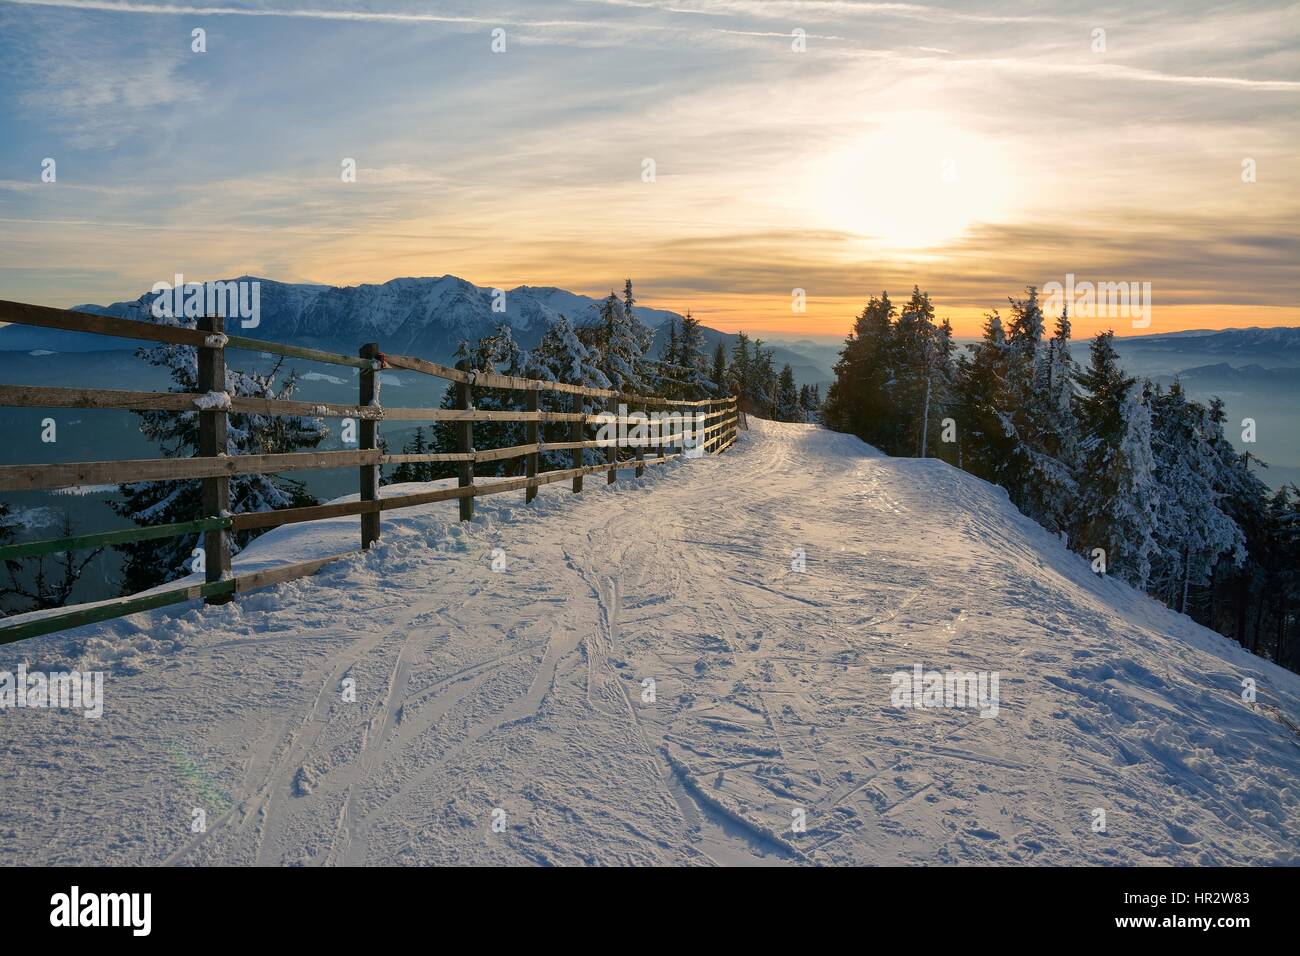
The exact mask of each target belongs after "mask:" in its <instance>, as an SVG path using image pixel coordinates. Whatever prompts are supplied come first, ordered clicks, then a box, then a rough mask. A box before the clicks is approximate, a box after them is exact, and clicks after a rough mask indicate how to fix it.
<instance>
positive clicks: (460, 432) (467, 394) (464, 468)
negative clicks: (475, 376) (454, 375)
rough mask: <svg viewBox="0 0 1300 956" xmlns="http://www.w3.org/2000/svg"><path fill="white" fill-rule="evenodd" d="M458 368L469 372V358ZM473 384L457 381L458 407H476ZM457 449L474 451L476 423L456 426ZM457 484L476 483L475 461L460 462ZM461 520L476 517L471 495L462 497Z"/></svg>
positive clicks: (462, 408)
mask: <svg viewBox="0 0 1300 956" xmlns="http://www.w3.org/2000/svg"><path fill="white" fill-rule="evenodd" d="M456 368H458V369H459V370H460V371H462V372H469V371H471V369H470V364H469V359H461V360H460V361H459V362H457V363H456ZM472 389H473V386H471V385H470V384H469V382H457V383H456V407H457V408H459V409H461V410H463V411H469V410H471V409H472V408H473V407H474V393H473V391H472ZM456 450H457V451H458V452H471V453H472V452H473V451H474V423H473V422H471V421H464V422H460V423H459V424H457V426H456ZM456 484H457V485H458V486H459V487H461V488H468V487H469V486H470V485H472V484H474V462H473V460H470V461H462V462H459V463H458V467H457V477H456ZM459 501H460V520H461V521H469V520H470V519H471V518H473V517H474V498H473V496H471V495H463V496H462V497H461V498H460V499H459Z"/></svg>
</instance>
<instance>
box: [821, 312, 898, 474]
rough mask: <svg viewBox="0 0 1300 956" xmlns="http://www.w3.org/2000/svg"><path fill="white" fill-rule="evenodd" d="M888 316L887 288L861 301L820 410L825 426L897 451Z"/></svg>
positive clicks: (896, 412) (890, 313)
mask: <svg viewBox="0 0 1300 956" xmlns="http://www.w3.org/2000/svg"><path fill="white" fill-rule="evenodd" d="M894 316H895V309H894V305H893V303H892V302H890V301H889V293H888V292H882V293H881V296H880V298H879V299H877V298H875V297H874V296H873V297H872V298H871V299H870V300H869V301H868V302H867V304H866V306H865V307H864V308H863V310H862V312H861V314H859V315H858V317H857V319H856V320H855V321H854V324H853V331H852V332H850V333H849V335H848V337H847V338H846V339H845V340H844V348H843V349H842V350H841V351H840V359H839V361H838V362H837V363H836V365H835V381H834V382H833V383H832V384H831V387H830V389H829V390H828V391H827V393H826V401H825V403H824V405H823V408H822V415H823V418H824V419H825V421H826V423H827V424H828V425H829V427H831V428H834V429H837V430H840V431H848V432H852V433H853V434H855V435H857V436H858V437H859V438H861V439H862V440H863V441H866V442H868V443H870V444H872V445H875V446H876V447H877V448H880V449H881V450H882V451H887V452H893V451H895V450H897V448H898V444H899V442H898V437H899V434H900V432H901V430H902V426H901V420H902V416H901V414H900V411H899V410H898V408H897V407H896V406H895V403H894V386H895V384H896V383H895V378H894V369H893V356H894V341H893V325H892V323H893V320H894Z"/></svg>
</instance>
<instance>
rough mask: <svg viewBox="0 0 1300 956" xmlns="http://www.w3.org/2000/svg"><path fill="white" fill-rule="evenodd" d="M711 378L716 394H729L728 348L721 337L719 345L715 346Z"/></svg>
mask: <svg viewBox="0 0 1300 956" xmlns="http://www.w3.org/2000/svg"><path fill="white" fill-rule="evenodd" d="M709 378H710V379H712V381H713V386H714V389H713V394H714V395H726V394H727V392H728V391H729V389H728V388H727V348H726V346H725V345H723V344H722V340H721V339H718V343H717V345H715V346H714V348H713V371H712V373H711V374H710V375H709Z"/></svg>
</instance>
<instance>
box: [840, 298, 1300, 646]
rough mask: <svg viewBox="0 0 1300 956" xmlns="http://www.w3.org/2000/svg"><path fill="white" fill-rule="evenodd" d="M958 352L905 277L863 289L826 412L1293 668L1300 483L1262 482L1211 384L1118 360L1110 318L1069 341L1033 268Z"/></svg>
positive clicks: (1063, 319)
mask: <svg viewBox="0 0 1300 956" xmlns="http://www.w3.org/2000/svg"><path fill="white" fill-rule="evenodd" d="M1008 301H1009V303H1010V308H1009V311H1008V315H1007V321H1006V323H1005V325H1004V323H1003V318H1002V316H1001V315H1000V314H999V312H998V311H997V310H994V311H992V312H991V313H989V314H988V315H987V316H986V318H985V323H984V329H983V336H982V338H981V340H980V341H979V342H978V343H976V344H974V345H971V346H967V349H966V351H965V352H964V353H962V354H960V355H958V354H957V349H956V348H955V345H954V343H953V338H952V329H951V326H950V325H949V323H948V321H947V320H946V319H945V320H944V321H942V322H938V323H937V322H936V321H935V316H934V306H933V304H932V303H931V302H930V298H929V295H928V294H927V293H924V292H921V291H920V290H919V289H918V288H913V290H912V295H911V297H910V298H909V300H908V301H907V303H906V304H905V305H903V306H902V308H901V309H900V308H898V307H897V306H895V304H894V303H893V302H892V301H891V300H890V298H889V295H888V294H887V293H882V294H881V295H880V297H879V298H877V297H874V296H873V297H872V298H871V299H870V300H869V301H868V303H867V305H866V307H865V308H864V309H863V310H862V312H861V314H860V315H859V316H858V317H857V318H856V320H855V322H854V326H853V330H852V331H851V332H850V333H849V335H848V337H847V338H846V339H845V343H844V348H843V350H842V351H841V353H840V359H839V362H838V363H837V364H836V366H835V375H836V379H835V382H834V383H833V384H832V385H831V387H830V389H829V390H828V392H827V396H826V401H825V403H824V406H823V408H822V416H823V420H824V421H825V423H826V425H827V426H828V427H830V428H833V429H835V430H837V431H844V432H850V433H852V434H855V435H857V436H859V437H860V438H862V439H863V440H864V441H866V442H868V443H869V444H872V445H874V446H875V447H877V448H879V449H880V450H882V451H884V452H886V453H888V454H891V455H903V456H919V457H937V458H941V459H943V460H944V461H947V462H949V463H950V464H953V465H956V466H957V467H959V468H962V469H964V470H966V471H969V472H971V473H972V474H974V475H977V476H979V477H980V478H983V479H985V480H987V481H990V482H993V483H996V484H998V485H1001V486H1002V487H1003V488H1005V489H1006V490H1007V493H1008V495H1009V496H1010V498H1011V500H1012V502H1013V503H1014V504H1015V505H1016V507H1018V508H1019V509H1020V510H1021V512H1023V513H1024V514H1025V515H1027V516H1029V517H1030V518H1033V519H1034V520H1035V521H1037V522H1038V523H1039V524H1041V525H1043V527H1045V528H1047V529H1048V530H1049V531H1052V532H1053V533H1055V534H1057V535H1058V536H1060V537H1061V538H1062V539H1063V540H1064V541H1065V542H1066V543H1067V545H1068V546H1069V547H1070V548H1071V549H1072V550H1074V551H1076V552H1078V553H1079V554H1081V555H1083V556H1085V557H1086V558H1087V559H1088V560H1089V561H1090V562H1092V566H1093V568H1094V570H1097V571H1099V572H1105V573H1109V574H1116V575H1118V576H1119V577H1120V578H1122V579H1123V580H1125V581H1127V582H1128V583H1129V584H1131V585H1133V586H1134V587H1137V588H1141V589H1143V590H1145V591H1147V592H1148V593H1149V594H1151V595H1152V596H1154V597H1156V598H1158V599H1159V600H1161V601H1163V602H1164V603H1165V604H1167V605H1168V606H1169V607H1171V608H1173V609H1174V610H1177V611H1182V612H1183V613H1185V614H1187V615H1189V616H1191V617H1192V618H1193V619H1195V620H1196V621H1198V622H1199V623H1201V624H1204V625H1206V626H1208V627H1211V628H1213V629H1215V630H1217V631H1219V632H1220V633H1222V634H1224V635H1226V636H1228V637H1231V638H1233V639H1235V640H1236V641H1238V642H1239V643H1240V644H1241V645H1242V646H1244V647H1246V648H1248V649H1249V650H1250V651H1252V652H1253V653H1256V654H1260V655H1262V656H1266V657H1270V658H1271V659H1272V660H1274V661H1276V662H1277V663H1279V664H1282V665H1283V666H1286V667H1289V668H1290V669H1292V670H1300V645H1298V643H1297V641H1296V631H1297V627H1298V626H1300V621H1298V620H1297V618H1298V616H1300V615H1298V614H1297V610H1298V605H1300V600H1298V598H1300V586H1298V584H1300V582H1297V570H1298V569H1300V545H1298V542H1300V509H1298V508H1297V501H1298V500H1300V490H1297V488H1296V486H1295V485H1288V486H1285V487H1283V488H1281V489H1279V490H1278V491H1276V492H1272V491H1270V490H1269V489H1268V487H1267V486H1266V485H1265V484H1264V483H1263V481H1261V480H1260V479H1259V477H1258V476H1257V475H1256V474H1255V473H1254V472H1253V471H1252V469H1251V464H1252V463H1254V464H1256V465H1263V463H1262V462H1260V461H1259V459H1257V458H1255V457H1254V456H1253V455H1251V454H1250V453H1249V452H1238V451H1237V450H1236V449H1235V448H1234V447H1233V445H1232V443H1231V442H1230V441H1229V440H1228V438H1227V437H1226V434H1225V425H1226V415H1225V412H1224V406H1223V402H1222V401H1221V400H1220V399H1219V398H1217V397H1215V398H1213V399H1212V400H1211V401H1210V402H1209V404H1208V405H1205V404H1202V403H1200V402H1197V401H1194V400H1192V399H1191V398H1189V397H1188V396H1187V394H1186V392H1185V391H1184V390H1183V388H1182V386H1181V385H1180V384H1179V383H1178V382H1176V381H1175V382H1174V383H1173V384H1172V385H1170V386H1169V387H1167V388H1165V387H1162V386H1160V385H1156V384H1153V383H1152V382H1151V381H1149V380H1146V379H1143V380H1139V379H1137V378H1135V377H1132V376H1129V375H1126V374H1125V372H1124V370H1123V368H1122V367H1121V366H1120V363H1119V355H1118V353H1117V352H1116V350H1115V346H1114V333H1113V332H1103V333H1101V334H1099V335H1098V336H1097V337H1096V338H1095V339H1093V340H1092V342H1091V343H1090V346H1089V351H1088V360H1087V364H1086V365H1083V366H1081V365H1079V364H1076V362H1075V360H1074V358H1073V356H1072V355H1071V340H1070V318H1069V315H1068V313H1067V312H1063V313H1062V314H1061V315H1060V316H1057V317H1056V318H1055V320H1054V322H1053V325H1052V329H1051V331H1050V333H1049V332H1048V330H1047V329H1046V327H1045V323H1046V317H1045V316H1044V314H1043V311H1042V307H1041V305H1040V304H1039V300H1038V293H1037V290H1036V289H1035V288H1034V287H1032V286H1030V287H1028V288H1027V289H1026V293H1025V296H1024V297H1023V298H1019V299H1017V298H1012V299H1009V300H1008Z"/></svg>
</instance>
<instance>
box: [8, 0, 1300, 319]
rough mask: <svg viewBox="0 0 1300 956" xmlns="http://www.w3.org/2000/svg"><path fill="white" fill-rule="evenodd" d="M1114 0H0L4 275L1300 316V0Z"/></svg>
mask: <svg viewBox="0 0 1300 956" xmlns="http://www.w3.org/2000/svg"><path fill="white" fill-rule="evenodd" d="M1135 7H1136V5H1133V4H1107V5H1092V6H1086V7H1081V6H1080V5H1079V4H1077V3H1063V2H1062V3H1055V2H1039V3H1019V4H1011V3H992V4H979V5H975V4H957V3H946V4H876V3H856V2H850V0H813V2H793V0H773V2H758V0H716V2H710V3H702V2H694V0H673V2H654V0H646V2H639V0H588V2H579V0H568V2H548V0H540V2H530V3H523V2H506V3H500V2H492V0H485V2H479V3H469V2H461V3H431V2H396V0H387V2H382V3H381V2H370V3H356V2H337V0H336V2H330V0H319V2H312V3H289V2H284V3H247V4H221V5H217V4H203V3H191V4H170V3H144V2H140V3H135V2H128V3H116V2H112V0H105V2H98V3H82V2H75V0H66V2H44V3H15V2H9V0H0V128H2V129H3V131H4V136H3V138H2V139H0V223H2V224H3V230H0V250H2V253H3V254H2V257H0V297H5V298H12V299H19V300H24V301H34V302H41V303H46V304H51V305H70V304H75V303H78V302H86V301H96V302H104V301H111V300H117V299H123V298H133V297H135V296H136V295H139V294H140V293H141V292H143V291H145V290H147V289H148V288H149V286H151V285H152V284H153V283H154V282H156V281H159V280H162V279H170V278H171V276H172V275H174V274H175V273H177V272H181V273H184V274H185V275H186V276H187V277H189V278H196V279H197V278H216V277H224V276H233V275H238V274H244V273H251V274H256V275H264V276H268V277H272V278H277V279H282V280H289V281H318V282H329V283H338V284H349V283H355V282H363V281H366V282H380V281H384V280H386V279H389V278H392V277H394V276H399V275H442V274H444V273H454V274H457V275H461V276H464V277H465V278H467V279H470V280H471V281H474V282H477V283H479V284H483V285H501V286H512V285H516V284H520V283H528V284H533V285H560V286H564V287H567V288H571V289H574V290H575V291H585V292H593V293H599V292H601V291H602V290H605V289H608V288H609V287H610V286H613V285H618V284H621V280H622V278H623V277H624V276H627V275H631V276H632V277H633V278H634V279H635V280H636V281H637V283H638V287H639V288H640V289H641V295H642V296H643V298H645V300H646V301H647V303H649V304H654V305H657V306H662V307H668V308H677V309H685V308H686V307H688V306H689V307H691V308H693V309H694V310H695V311H696V312H697V313H698V314H701V315H702V316H704V318H705V321H706V322H707V323H709V324H711V325H714V326H717V327H720V328H737V327H742V326H743V327H746V328H753V329H760V330H768V331H783V332H807V333H812V334H816V333H830V332H837V331H840V330H842V329H843V327H845V326H846V325H847V323H848V321H849V319H850V317H851V315H852V313H853V312H854V311H856V309H857V307H858V303H859V302H860V300H861V299H862V297H863V296H865V295H866V294H867V293H869V292H871V291H873V290H879V289H880V288H886V287H887V288H889V289H891V290H898V291H899V292H900V293H901V292H902V291H904V290H905V288H910V286H911V284H912V283H913V282H919V283H921V285H922V286H923V287H928V288H930V289H931V291H932V292H933V293H934V294H935V296H936V298H937V300H938V301H939V302H940V305H941V311H946V312H947V313H948V314H950V315H952V316H953V318H954V320H955V321H956V322H957V324H958V327H959V331H960V330H963V328H964V329H965V330H966V331H970V330H972V329H973V327H974V325H975V324H976V323H977V321H978V316H979V314H980V313H981V312H982V311H983V310H985V309H987V308H990V307H992V306H994V305H997V304H998V303H999V302H1001V301H1003V298H1004V296H1005V295H1007V294H1011V293H1014V292H1015V291H1017V289H1018V288H1019V287H1021V286H1023V285H1024V284H1026V283H1030V282H1033V283H1035V284H1039V285H1041V284H1043V283H1045V282H1047V281H1051V280H1054V279H1055V280H1060V279H1062V278H1063V277H1064V274H1065V273H1066V272H1074V273H1076V274H1078V275H1079V276H1080V277H1086V278H1090V279H1094V280H1135V281H1150V282H1152V284H1153V287H1154V290H1155V292H1154V296H1155V301H1156V302H1157V304H1158V310H1157V316H1158V322H1157V325H1156V327H1155V328H1152V329H1150V330H1148V331H1160V330H1168V329H1173V328H1183V327H1189V326H1205V325H1228V324H1236V325H1243V324H1300V318H1298V317H1297V312H1296V308H1295V303H1296V297H1297V295H1296V294H1297V292H1300V282H1298V281H1297V278H1296V273H1297V270H1296V268H1295V266H1296V262H1297V260H1298V257H1297V253H1298V252H1300V236H1298V235H1297V231H1298V227H1297V222H1300V216H1298V215H1297V214H1298V213H1300V208H1298V207H1300V162H1297V160H1298V159H1300V157H1297V155H1296V153H1297V143H1300V135H1297V134H1300V129H1297V122H1298V121H1297V116H1300V111H1298V110H1297V106H1300V102H1298V100H1300V68H1298V67H1300V53H1298V52H1297V50H1298V49H1300V44H1298V43H1297V33H1300V12H1298V8H1297V6H1296V5H1294V4H1272V3H1258V4H1256V3H1250V4H1237V5H1232V6H1225V5H1222V4H1211V3H1195V2H1193V3H1185V2H1176V3H1174V2H1166V3H1157V4H1153V5H1143V6H1142V7H1141V8H1140V9H1135ZM268 14H271V15H268ZM196 27H201V28H203V29H204V30H206V33H207V37H206V41H207V52H206V53H194V52H192V51H191V31H192V30H193V29H194V28H196ZM494 29H501V30H504V31H505V40H506V49H505V52H502V53H495V52H493V51H492V49H491V44H492V31H493V30H494ZM1097 29H1102V30H1104V31H1105V49H1104V50H1100V51H1099V50H1098V49H1096V37H1095V31H1096V30H1097ZM796 30H802V31H804V34H805V35H806V47H805V48H804V49H802V50H796V49H794V48H793V47H794V46H795V44H794V42H793V40H792V36H793V34H794V32H795V31H796ZM45 157H51V158H54V159H55V161H56V163H57V182H55V183H43V182H41V179H40V173H41V161H42V159H44V158H45ZM349 157H350V158H353V159H355V160H356V163H357V167H358V176H357V182H355V183H344V182H342V181H341V177H340V167H341V162H342V160H343V159H345V158H349ZM646 159H653V160H654V163H655V171H656V174H655V178H654V181H653V182H646V181H644V179H643V176H642V171H643V164H644V161H645V160H646ZM1244 159H1253V160H1254V161H1255V163H1256V168H1257V180H1256V181H1255V182H1254V183H1251V184H1245V183H1243V182H1242V181H1241V176H1240V168H1241V163H1242V161H1243V160H1244ZM945 164H946V165H945ZM945 170H946V172H944V171H945ZM795 287H801V288H805V289H806V290H807V293H808V300H809V309H808V312H807V313H803V314H799V315H793V314H791V312H790V308H789V301H790V291H791V289H792V288H795ZM1081 331H1087V329H1081Z"/></svg>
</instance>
